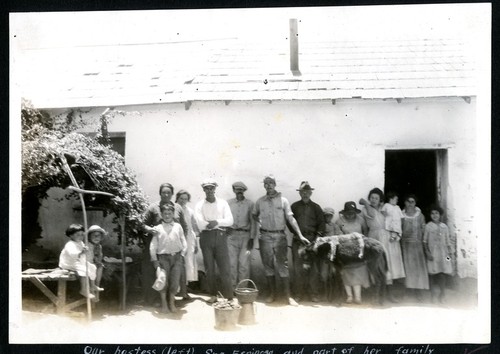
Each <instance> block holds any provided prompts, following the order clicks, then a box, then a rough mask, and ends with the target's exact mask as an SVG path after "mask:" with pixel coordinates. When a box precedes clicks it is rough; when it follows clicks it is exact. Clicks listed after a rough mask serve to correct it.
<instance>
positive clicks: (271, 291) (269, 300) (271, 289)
mask: <svg viewBox="0 0 500 354" xmlns="http://www.w3.org/2000/svg"><path fill="white" fill-rule="evenodd" d="M266 279H267V288H268V289H269V293H268V295H267V297H266V303H267V304H270V303H272V302H274V299H275V293H276V283H275V282H276V280H275V279H274V276H270V277H266Z"/></svg>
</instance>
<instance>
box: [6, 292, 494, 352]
mask: <svg viewBox="0 0 500 354" xmlns="http://www.w3.org/2000/svg"><path fill="white" fill-rule="evenodd" d="M191 296H192V299H191V300H190V301H183V300H181V299H180V298H178V301H177V306H178V307H179V309H180V310H179V312H178V313H177V314H175V315H173V314H171V315H163V314H160V313H159V312H158V308H157V307H148V306H142V305H140V304H137V302H138V301H136V300H137V299H134V297H133V296H132V297H131V298H130V299H129V300H130V303H129V304H128V306H127V309H126V311H119V306H118V301H117V300H116V299H113V298H108V299H106V297H104V298H102V300H101V301H100V302H99V303H97V304H96V306H95V308H94V310H93V316H92V321H90V322H89V321H88V319H87V318H86V315H85V306H83V307H80V308H78V309H76V310H75V311H73V312H72V313H71V314H68V315H56V314H55V313H54V306H53V305H51V304H50V302H49V301H48V300H47V299H46V298H44V297H43V295H41V296H39V295H35V293H30V294H28V295H26V294H23V299H22V311H19V309H17V310H16V309H15V308H12V307H11V311H13V312H12V314H11V317H10V320H11V321H10V323H9V328H10V333H9V334H10V339H11V342H12V343H82V344H83V343H115V344H118V343H121V344H134V343H140V344H142V343H144V344H146V343H151V344H153V343H154V344H162V343H169V344H175V343H177V344H180V343H184V344H185V343H242V344H252V343H290V344H292V343H293V344H298V343H300V344H307V343H392V342H394V343H455V342H478V340H477V338H484V337H485V336H486V338H487V336H488V333H489V328H490V325H489V308H486V309H484V308H485V306H484V304H483V303H482V300H481V299H480V300H479V303H478V302H477V297H476V294H474V293H473V292H472V293H467V292H466V291H464V290H463V289H457V290H450V289H449V290H447V299H446V303H445V304H444V305H436V304H431V302H430V299H429V298H428V297H426V298H424V301H423V302H418V301H416V299H415V298H413V297H412V296H409V295H405V293H404V292H401V293H400V302H399V303H397V304H392V303H388V304H386V305H384V306H373V305H371V304H370V301H369V299H366V301H365V302H364V304H362V305H347V304H342V305H341V306H336V305H335V304H333V303H331V302H327V301H323V302H320V303H312V302H307V301H306V302H301V303H300V305H299V306H298V307H292V306H288V305H285V304H284V303H283V302H277V303H273V304H269V305H268V304H265V303H264V302H263V301H262V300H261V299H260V298H259V299H258V300H257V301H256V302H255V303H254V306H255V307H254V310H255V314H254V315H253V318H255V320H256V322H257V323H256V324H253V325H239V324H238V325H236V327H235V328H234V329H233V330H231V331H221V330H217V329H215V328H214V326H215V324H216V323H215V322H216V321H215V313H214V309H213V308H212V307H211V306H210V305H209V304H208V303H207V302H206V300H207V299H208V296H205V295H199V294H191ZM246 313H247V314H248V313H251V312H246ZM485 315H487V316H486V317H485ZM246 318H247V319H251V318H252V315H251V314H250V315H248V316H246Z"/></svg>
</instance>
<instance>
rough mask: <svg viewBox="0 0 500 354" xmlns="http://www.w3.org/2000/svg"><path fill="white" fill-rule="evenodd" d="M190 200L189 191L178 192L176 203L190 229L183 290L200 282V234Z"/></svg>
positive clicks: (187, 238)
mask: <svg viewBox="0 0 500 354" xmlns="http://www.w3.org/2000/svg"><path fill="white" fill-rule="evenodd" d="M190 200H191V194H189V192H188V191H186V190H183V189H182V190H180V191H179V192H177V194H176V199H175V202H176V203H178V204H179V205H180V206H181V207H182V211H183V213H184V218H185V219H186V224H187V227H188V229H187V233H186V241H187V251H186V256H185V257H184V264H185V268H186V284H181V288H182V287H183V286H186V285H187V283H189V282H193V281H198V264H197V261H196V254H197V253H198V250H199V245H198V238H197V236H198V235H199V234H200V232H199V231H198V226H197V225H196V221H195V220H194V213H193V209H191V208H190V207H188V206H187V203H188V202H189V201H190ZM181 292H182V291H181ZM186 294H187V292H186Z"/></svg>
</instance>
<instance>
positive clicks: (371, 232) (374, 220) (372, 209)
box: [359, 188, 405, 302]
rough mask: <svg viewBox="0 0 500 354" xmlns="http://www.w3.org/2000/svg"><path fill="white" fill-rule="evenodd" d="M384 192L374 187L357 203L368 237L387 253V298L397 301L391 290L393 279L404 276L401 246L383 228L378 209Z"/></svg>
mask: <svg viewBox="0 0 500 354" xmlns="http://www.w3.org/2000/svg"><path fill="white" fill-rule="evenodd" d="M383 200H384V193H383V192H382V190H380V189H379V188H374V189H372V190H371V191H370V193H368V201H366V200H365V199H361V200H360V201H359V204H361V205H363V206H364V207H363V210H362V215H363V217H364V219H365V221H366V225H367V226H368V237H371V238H374V239H376V240H378V241H380V242H382V245H383V246H384V248H385V251H386V253H387V265H388V268H389V272H388V274H387V281H386V283H387V285H389V286H388V296H389V297H388V298H389V300H390V301H392V302H397V300H396V299H395V298H394V294H393V291H392V284H393V280H394V279H400V278H404V277H405V269H404V265H403V256H402V254H401V246H400V243H399V241H398V240H397V239H391V234H390V232H389V231H387V230H386V229H385V216H384V215H383V214H382V212H381V211H380V209H381V208H382V204H383V203H382V201H383Z"/></svg>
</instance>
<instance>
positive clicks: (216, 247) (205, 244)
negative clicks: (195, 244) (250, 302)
mask: <svg viewBox="0 0 500 354" xmlns="http://www.w3.org/2000/svg"><path fill="white" fill-rule="evenodd" d="M201 187H202V188H203V191H204V192H205V199H203V200H200V201H199V202H198V203H196V206H195V209H194V216H195V219H196V223H197V224H198V228H199V229H200V231H201V233H200V248H201V252H202V253H203V263H204V265H205V271H206V274H207V282H208V290H209V293H210V295H211V298H210V299H209V300H208V302H210V303H212V302H215V301H216V300H217V297H216V296H215V295H216V293H217V289H216V277H215V264H216V263H217V268H218V270H219V275H220V278H221V281H222V284H221V289H220V290H221V293H222V295H223V296H224V297H225V298H226V299H229V300H232V299H233V288H232V286H231V275H230V274H231V272H230V265H229V251H228V246H227V234H226V228H228V227H230V226H232V225H233V223H234V220H233V214H232V213H231V209H230V208H229V204H227V202H226V201H225V200H223V199H221V198H218V197H216V196H215V189H216V188H217V183H216V182H215V181H214V180H213V179H206V180H204V181H203V182H202V184H201Z"/></svg>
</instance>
